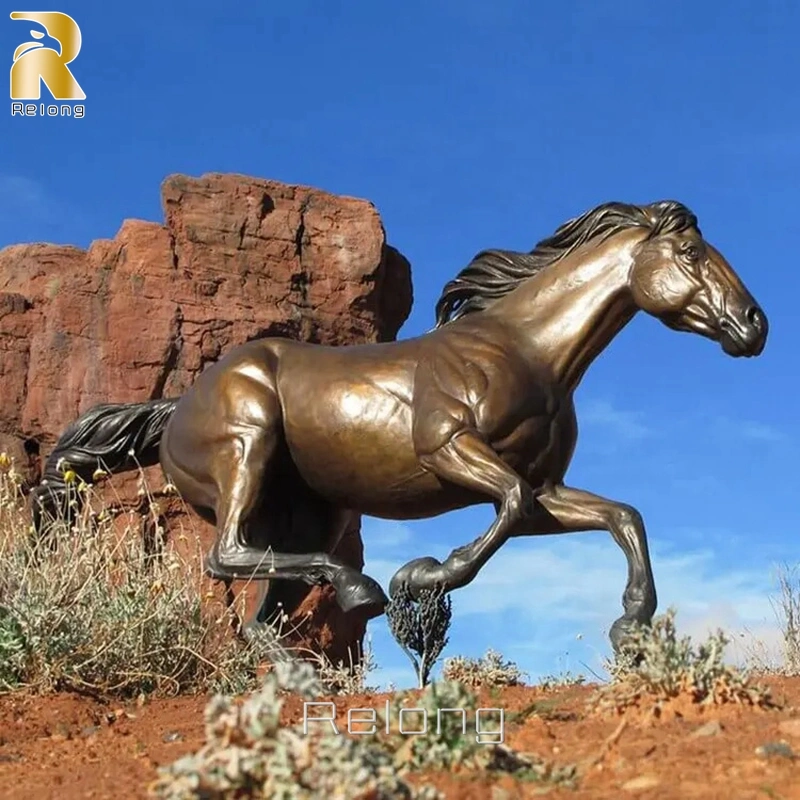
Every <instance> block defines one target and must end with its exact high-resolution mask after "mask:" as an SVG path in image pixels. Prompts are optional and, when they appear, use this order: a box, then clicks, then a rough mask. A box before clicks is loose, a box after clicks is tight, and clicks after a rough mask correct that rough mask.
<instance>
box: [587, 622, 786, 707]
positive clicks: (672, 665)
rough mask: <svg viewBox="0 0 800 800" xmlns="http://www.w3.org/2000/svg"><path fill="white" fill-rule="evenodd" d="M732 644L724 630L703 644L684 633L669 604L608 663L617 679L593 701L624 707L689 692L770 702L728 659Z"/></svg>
mask: <svg viewBox="0 0 800 800" xmlns="http://www.w3.org/2000/svg"><path fill="white" fill-rule="evenodd" d="M727 644H728V639H727V637H726V636H725V634H724V633H723V632H722V631H721V630H719V631H717V633H716V634H711V635H710V636H709V637H708V639H707V640H706V641H705V642H704V643H702V644H700V645H698V646H697V647H695V645H694V644H693V643H692V640H691V638H690V637H688V636H684V637H680V638H679V637H678V635H677V631H676V628H675V611H674V609H669V610H668V611H667V613H666V614H665V615H664V616H661V617H656V618H655V619H654V620H653V622H652V625H650V626H642V627H640V628H639V629H638V630H636V631H634V632H633V633H632V634H631V636H630V639H629V640H628V643H627V645H626V649H625V650H624V651H623V652H622V653H620V654H618V655H617V657H616V659H615V660H614V661H613V662H611V663H610V664H609V665H608V669H609V672H610V674H611V677H612V681H611V683H610V684H608V685H607V686H604V687H602V688H601V689H600V690H599V691H598V692H597V693H596V694H595V695H594V696H593V698H592V699H591V701H590V702H591V703H592V704H593V705H595V706H600V707H612V708H615V709H617V710H622V709H624V708H625V707H626V706H628V705H633V704H636V703H638V702H639V701H640V700H642V699H645V698H648V699H652V700H654V701H656V703H660V702H663V701H665V700H669V699H670V698H674V697H678V696H679V695H688V696H689V697H691V699H692V701H693V702H696V703H700V704H721V703H744V704H747V705H755V706H766V705H769V704H770V702H771V701H770V695H769V691H768V689H766V688H764V687H762V686H758V685H753V684H751V683H750V680H749V674H748V673H747V672H746V671H741V670H738V669H736V668H735V667H731V666H729V665H727V664H725V663H724V661H723V654H724V651H725V647H726V645H727ZM634 654H635V655H634Z"/></svg>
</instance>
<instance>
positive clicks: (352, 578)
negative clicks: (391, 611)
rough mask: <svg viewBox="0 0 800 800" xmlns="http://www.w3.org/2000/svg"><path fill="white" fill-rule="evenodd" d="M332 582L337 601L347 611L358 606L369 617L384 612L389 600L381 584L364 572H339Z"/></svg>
mask: <svg viewBox="0 0 800 800" xmlns="http://www.w3.org/2000/svg"><path fill="white" fill-rule="evenodd" d="M332 583H333V587H334V589H335V590H336V602H337V604H338V606H339V608H341V609H342V611H344V612H345V613H347V612H348V611H352V610H353V609H356V608H358V609H360V610H361V611H362V612H363V613H366V615H367V618H368V619H372V618H373V617H378V616H380V615H381V614H383V611H384V609H385V608H386V604H387V603H388V602H389V598H388V597H387V596H386V593H385V592H384V591H383V589H382V588H381V585H380V584H379V583H378V582H377V581H376V580H375V579H374V578H370V576H369V575H364V574H363V573H362V572H357V571H356V570H353V571H352V573H351V572H350V571H347V572H342V573H339V575H338V576H337V578H336V579H334V581H333V582H332Z"/></svg>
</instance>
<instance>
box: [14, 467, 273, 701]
mask: <svg viewBox="0 0 800 800" xmlns="http://www.w3.org/2000/svg"><path fill="white" fill-rule="evenodd" d="M65 475H68V472H65ZM142 479H143V476H142ZM20 483H21V481H20V478H19V475H18V474H17V472H16V470H15V469H14V465H13V463H12V462H11V460H10V459H8V458H7V457H4V456H2V455H0V690H4V689H5V690H7V689H12V688H15V687H21V686H24V687H28V688H30V689H33V690H36V691H40V692H46V691H53V690H79V691H89V692H95V693H100V694H114V695H118V696H126V697H130V696H136V695H139V694H142V693H159V694H177V693H181V692H194V691H207V690H208V689H209V688H212V689H215V688H216V689H219V690H224V691H229V692H234V693H239V692H242V691H245V690H247V689H248V688H250V687H252V686H254V685H256V668H257V666H258V664H259V662H260V661H261V660H263V658H264V654H265V651H266V649H267V648H268V645H269V643H268V642H265V641H261V640H257V641H254V642H253V643H244V642H243V641H241V640H239V639H237V638H236V637H234V636H232V635H231V631H230V627H231V617H230V613H229V612H228V610H227V609H224V608H222V609H221V610H219V609H218V610H217V611H216V612H213V611H212V610H211V606H210V605H209V604H207V603H204V599H205V598H204V595H205V593H206V592H207V591H208V583H207V581H205V580H204V578H203V575H202V571H201V570H202V567H201V564H200V561H199V559H197V560H196V561H194V562H191V563H190V562H189V561H188V560H186V559H184V558H182V557H181V556H179V555H178V553H177V552H176V551H175V550H174V549H173V548H172V547H169V546H164V543H163V535H164V532H163V530H162V529H161V528H160V527H159V525H158V521H157V520H155V521H154V526H155V528H154V529H155V533H156V538H157V539H159V540H160V544H161V546H157V547H155V548H152V547H149V546H146V543H145V541H144V540H143V537H142V535H141V532H140V530H138V529H135V528H134V529H126V530H124V531H123V532H122V535H120V532H119V531H118V530H115V528H114V520H113V519H112V516H111V514H109V513H108V510H107V509H106V508H105V507H104V506H103V504H102V502H101V501H100V500H99V499H98V497H97V496H96V494H95V492H94V489H93V487H92V486H91V485H88V484H85V483H81V482H79V481H74V480H73V482H72V483H70V484H69V485H70V491H71V492H73V496H72V497H71V499H69V502H70V503H72V504H73V508H74V509H75V510H76V518H75V521H74V522H73V523H72V524H71V525H68V524H67V523H66V521H65V520H63V519H62V520H58V521H56V522H55V523H54V524H53V525H52V526H51V527H50V529H49V531H48V534H47V535H46V536H45V537H43V538H39V537H36V536H35V535H34V534H33V530H32V528H31V525H30V518H29V515H28V513H27V510H26V508H25V503H24V499H23V497H22V493H21V490H20ZM145 491H146V488H145ZM79 494H80V495H82V496H83V498H84V499H86V500H87V501H88V502H87V503H85V504H84V503H81V502H78V501H79V499H81V498H80V497H79V496H78V495H79ZM98 506H99V507H100V510H99V511H98V510H97V508H98ZM151 544H152V543H151Z"/></svg>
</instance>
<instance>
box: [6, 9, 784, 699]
mask: <svg viewBox="0 0 800 800" xmlns="http://www.w3.org/2000/svg"><path fill="white" fill-rule="evenodd" d="M56 6H57V7H58V9H59V10H62V11H65V12H67V13H69V14H71V15H72V16H73V17H74V18H75V19H76V21H77V22H78V24H79V25H80V26H81V28H82V32H83V48H82V51H81V53H80V55H79V56H78V58H77V60H76V61H75V62H74V63H73V65H72V67H73V72H74V74H75V76H76V78H77V79H78V81H79V82H80V83H81V85H82V86H83V88H84V90H85V91H86V94H87V99H86V107H87V114H86V117H85V118H84V119H81V120H76V119H65V120H53V119H39V118H29V119H20V118H19V117H16V118H13V119H12V118H11V116H10V112H9V111H6V112H2V113H0V143H2V147H0V245H5V244H11V243H16V242H23V241H50V242H59V243H72V244H77V245H81V246H86V245H88V244H89V242H90V241H91V240H92V239H95V238H101V237H111V236H113V235H114V234H115V233H116V231H117V229H118V228H119V225H120V223H121V221H122V220H123V219H124V218H126V217H139V218H144V219H152V220H160V219H161V218H162V217H161V208H160V198H159V184H160V182H161V180H162V179H163V178H164V177H165V176H166V175H167V174H169V173H174V172H185V173H188V174H191V175H200V174H202V173H204V172H209V171H221V172H227V171H231V172H241V173H246V174H250V175H256V176H261V177H267V178H274V179H278V180H284V181H287V182H292V183H302V184H310V185H313V186H317V187H320V188H323V189H326V190H328V191H332V192H337V193H342V194H349V195H355V196H358V197H364V198H367V199H369V200H371V201H373V202H374V203H375V204H376V206H377V207H378V209H379V211H380V213H381V215H382V218H383V220H384V223H385V226H386V229H387V232H388V236H389V239H390V241H391V243H392V244H394V245H395V246H397V247H398V248H399V249H400V250H401V251H402V252H403V253H404V254H405V255H406V256H407V257H408V258H409V259H410V261H411V263H412V267H413V280H414V289H415V303H414V309H413V312H412V315H411V317H410V318H409V320H408V322H407V323H406V325H405V326H404V328H403V330H402V332H401V336H410V335H414V334H417V333H420V332H422V331H424V330H426V329H428V328H429V327H430V326H431V325H432V322H433V307H434V304H435V301H436V299H437V297H438V295H439V292H440V290H441V288H442V286H443V285H444V283H446V281H447V280H449V279H450V278H451V277H452V276H453V275H454V274H455V273H456V272H457V271H458V270H459V269H460V268H461V267H463V266H464V265H465V264H466V263H467V262H468V261H469V259H470V258H471V257H472V256H473V255H474V254H475V252H477V251H478V250H480V249H482V248H485V247H505V248H517V249H525V250H527V249H530V248H531V247H532V246H533V245H534V244H535V243H536V241H538V240H539V239H540V238H542V237H544V236H546V235H548V234H550V233H551V232H552V231H553V229H554V228H555V227H556V226H557V225H558V224H560V223H561V222H563V221H564V220H566V219H567V218H569V217H571V216H574V215H575V214H578V213H580V212H582V211H584V210H586V209H587V208H589V207H591V206H594V205H596V204H597V203H600V202H603V201H606V200H611V199H616V200H622V201H626V202H650V201H653V200H656V199H662V198H675V199H678V200H681V201H683V202H685V203H686V204H688V205H689V206H690V207H691V208H692V209H693V210H694V211H695V212H696V213H697V214H698V217H699V219H700V225H701V227H702V229H703V232H704V233H705V235H706V237H707V238H708V239H709V240H710V241H711V242H713V243H714V244H715V245H716V246H717V247H718V248H719V249H720V250H721V251H722V252H723V253H724V254H725V255H726V257H727V258H728V259H729V261H730V262H731V264H732V265H733V266H734V268H735V269H736V270H737V271H738V272H739V274H740V275H741V276H742V278H743V280H744V281H745V283H746V284H747V285H748V287H749V288H750V289H751V291H752V292H753V294H754V295H755V296H756V298H757V299H758V300H759V302H760V303H761V304H762V305H763V307H764V309H765V310H766V313H767V315H768V316H769V319H770V323H771V337H770V341H769V343H768V346H767V349H766V351H765V353H764V354H763V356H762V357H761V358H759V359H754V360H747V361H742V360H734V359H730V358H728V357H726V356H725V355H724V354H723V353H722V351H721V350H720V348H719V347H718V346H717V345H715V344H712V343H710V342H708V341H705V340H702V339H700V338H697V337H692V336H688V335H686V334H677V333H675V332H672V331H669V330H667V329H666V328H664V327H662V326H661V325H660V324H659V323H658V322H656V321H655V320H653V319H651V318H647V317H644V316H641V317H640V318H637V319H636V320H634V322H633V323H632V324H631V325H630V326H629V327H628V328H627V329H626V330H625V331H623V333H622V334H621V335H620V337H619V338H618V339H617V340H616V341H615V342H614V343H613V344H612V346H611V347H610V348H609V349H608V350H607V351H606V352H605V353H604V354H603V355H602V356H601V357H600V358H599V359H598V361H597V362H596V364H595V365H594V366H593V368H592V369H591V370H590V371H589V373H588V375H587V376H586V378H585V380H584V382H583V384H582V386H581V388H580V389H579V392H578V394H577V407H578V414H579V421H580V425H581V433H580V438H579V442H578V448H577V452H576V455H575V459H574V461H573V465H572V467H571V469H570V472H569V475H568V480H569V482H570V483H571V484H572V485H574V486H579V487H582V488H586V489H589V490H591V491H594V492H597V493H601V494H604V495H607V496H609V497H613V498H615V499H619V500H623V501H626V502H629V503H632V504H633V505H635V506H637V507H638V508H639V509H640V511H641V512H642V513H643V515H644V517H645V520H646V522H647V525H648V530H649V535H650V541H651V547H652V551H653V559H654V569H655V575H656V581H657V586H658V589H659V600H660V605H659V608H660V609H661V610H664V609H666V608H667V607H668V606H669V605H675V606H676V607H677V608H678V621H679V623H681V625H682V626H683V628H684V629H685V630H687V631H691V632H700V633H702V632H703V630H704V629H705V627H707V626H708V625H712V624H713V625H716V624H724V625H726V626H729V627H730V628H732V629H739V628H742V627H743V626H747V627H750V628H752V629H756V630H762V629H763V630H764V631H766V632H765V633H764V635H767V636H769V635H772V634H770V633H769V631H768V630H767V629H768V628H769V627H770V626H771V625H772V612H771V609H770V605H769V601H768V597H767V595H768V592H769V591H770V590H771V569H772V568H773V566H774V565H775V564H776V563H777V562H780V561H782V560H789V561H796V560H797V558H798V552H799V551H800V548H799V547H798V538H797V533H798V525H797V521H798V515H797V511H796V501H795V497H796V496H797V485H798V482H797V466H796V464H797V458H798V417H797V412H796V408H797V401H796V397H797V394H798V390H800V377H799V376H798V369H797V366H798V357H797V353H796V349H795V348H796V342H797V331H796V327H795V326H796V325H797V323H798V315H797V311H796V306H795V304H796V303H797V302H798V298H799V297H800V280H799V279H798V273H799V272H800V270H799V267H800V264H799V263H798V247H797V233H798V223H797V219H798V211H797V209H798V201H797V187H798V186H799V185H800V102H799V101H798V95H797V90H796V81H797V76H798V75H800V50H798V48H797V33H798V30H800V6H798V4H796V3H794V2H791V0H784V1H783V2H777V1H776V0H762V1H761V2H759V3H755V2H741V0H733V2H728V3H726V4H724V7H723V6H722V5H720V4H719V3H716V2H708V0H706V1H705V2H698V1H697V0H694V1H693V2H688V1H687V0H671V2H669V3H660V4H652V3H642V2H629V0H624V1H623V0H617V2H605V0H591V1H590V0H584V1H583V2H576V1H573V2H566V1H565V2H563V3H530V2H526V0H493V2H492V3H487V2H485V0H484V2H475V0H427V1H426V2H420V0H407V2H405V3H403V4H397V3H395V4H389V3H376V2H361V1H360V0H351V2H348V3H345V2H343V1H342V0H293V2H291V3H269V4H253V3H242V2H238V3H235V2H229V3H226V4H222V3H209V2H204V1H199V2H193V3H188V2H172V3H163V2H162V3H158V4H156V3H154V2H150V0H142V1H141V2H139V3H137V4H136V5H135V11H134V10H133V9H134V6H131V5H130V4H121V5H118V6H117V7H115V8H112V4H110V3H107V2H103V3H101V2H93V1H90V0H85V1H84V2H64V3H63V4H56ZM11 8H12V7H11V6H9V9H11ZM13 8H20V9H25V8H27V7H26V6H25V5H24V4H20V5H19V6H17V5H14V6H13ZM30 27H35V26H28V25H27V23H20V22H12V21H11V20H10V19H8V18H7V17H6V19H5V21H0V48H2V52H5V53H7V64H8V65H9V66H10V64H11V55H12V53H13V51H14V48H15V47H16V46H17V44H19V43H20V42H21V41H23V40H24V38H25V37H26V36H27V30H28V28H30ZM7 109H10V106H7ZM109 399H110V400H112V399H113V398H109ZM490 518H491V514H490V512H489V510H488V509H485V508H480V509H472V510H467V511H463V512H459V513H456V514H451V515H448V516H446V517H441V518H438V519H434V520H429V521H424V522H419V523H413V524H398V523H391V522H385V521H378V520H365V525H364V538H365V542H366V548H367V557H368V563H367V570H368V571H369V572H370V573H371V574H373V575H374V576H375V577H377V578H378V579H380V580H381V581H383V582H384V584H385V583H386V582H388V578H389V577H390V575H391V574H392V572H393V571H394V569H396V567H398V566H399V565H400V564H402V563H404V562H405V561H406V560H408V559H409V558H412V557H415V556H418V555H423V554H431V555H435V556H440V557H441V556H443V555H446V554H447V553H448V552H449V551H450V549H452V547H454V546H456V545H458V544H463V543H464V542H465V541H467V540H471V539H473V538H474V537H475V536H476V535H477V534H478V533H480V532H481V531H482V530H483V529H484V527H485V526H486V525H487V524H488V522H489V521H490ZM624 581H625V562H624V558H623V557H622V555H621V553H620V552H619V551H618V550H617V549H616V547H615V546H614V545H613V544H612V543H611V542H610V537H609V536H608V534H605V533H588V534H576V535H573V536H563V537H542V538H537V539H528V540H516V541H514V542H511V543H509V544H508V545H507V546H506V548H505V549H504V550H503V551H501V552H500V553H499V554H498V555H497V556H496V557H495V559H494V560H493V561H492V562H490V564H489V565H488V566H487V567H486V569H485V571H484V572H483V573H481V575H480V576H479V577H478V578H477V579H476V580H475V582H474V583H472V584H471V585H470V586H468V587H465V588H464V589H462V590H459V591H458V592H457V593H455V594H454V595H453V609H454V622H453V627H452V634H451V642H450V645H449V647H448V650H447V653H446V654H450V655H452V654H455V653H464V654H469V655H479V654H481V653H483V652H484V651H485V650H486V648H487V647H489V646H493V647H495V648H496V649H499V650H501V651H502V652H504V653H505V655H506V656H507V657H510V658H513V659H514V660H516V661H517V662H518V663H519V664H520V666H521V667H522V668H523V669H526V670H527V671H528V672H529V673H530V675H531V676H532V677H536V676H538V675H542V674H546V673H550V672H555V671H559V670H563V669H571V670H573V671H580V670H582V669H584V667H582V663H585V664H588V665H590V666H593V665H597V663H598V661H599V659H600V658H601V657H602V656H604V655H606V654H607V652H608V646H607V640H606V631H607V629H608V626H609V625H610V624H611V623H612V622H613V620H614V619H615V618H616V617H617V616H618V614H619V612H620V605H619V604H620V595H621V592H622V590H623V586H624ZM370 632H371V637H372V642H373V645H374V648H375V651H376V656H377V659H378V661H379V663H380V666H381V671H380V673H379V675H377V676H376V680H377V681H378V682H382V681H385V680H394V681H395V682H397V683H399V684H401V685H403V684H405V683H407V682H408V681H409V674H410V673H409V668H408V665H407V662H406V661H405V656H404V655H403V654H402V652H401V651H400V650H399V648H397V647H396V646H395V645H394V644H393V643H392V641H391V639H390V637H389V635H388V632H387V629H386V624H385V621H384V620H383V619H380V620H377V621H375V622H373V623H371V625H370ZM578 637H580V638H578ZM593 668H596V666H593Z"/></svg>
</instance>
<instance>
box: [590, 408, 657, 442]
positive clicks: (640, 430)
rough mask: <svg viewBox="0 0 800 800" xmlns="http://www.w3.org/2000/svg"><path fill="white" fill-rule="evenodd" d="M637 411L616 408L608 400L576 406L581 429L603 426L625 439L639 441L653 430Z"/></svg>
mask: <svg viewBox="0 0 800 800" xmlns="http://www.w3.org/2000/svg"><path fill="white" fill-rule="evenodd" d="M643 417H644V415H643V414H642V413H641V412H639V411H628V410H624V409H620V408H617V407H616V406H615V405H614V404H613V403H611V402H609V401H608V400H590V401H588V402H586V403H583V404H580V405H579V406H578V423H579V425H580V426H581V428H582V429H586V428H587V427H595V428H603V429H606V431H607V432H609V433H611V434H613V435H614V436H616V437H618V438H621V439H624V440H625V441H630V442H633V441H639V440H640V439H644V438H645V437H647V436H650V435H651V434H652V433H653V431H652V430H651V429H650V428H649V427H648V426H647V425H646V424H645V423H644V421H643Z"/></svg>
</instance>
